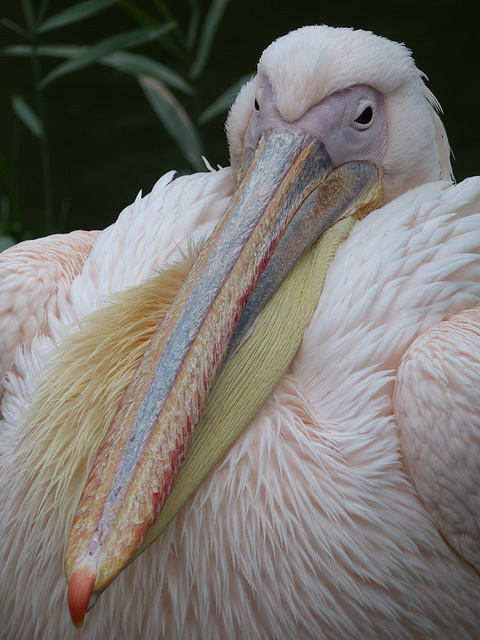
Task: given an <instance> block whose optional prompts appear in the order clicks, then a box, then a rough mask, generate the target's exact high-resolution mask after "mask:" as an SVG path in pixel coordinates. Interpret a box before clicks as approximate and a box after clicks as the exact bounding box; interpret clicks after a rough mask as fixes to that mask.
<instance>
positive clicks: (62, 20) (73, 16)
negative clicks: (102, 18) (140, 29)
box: [38, 0, 118, 33]
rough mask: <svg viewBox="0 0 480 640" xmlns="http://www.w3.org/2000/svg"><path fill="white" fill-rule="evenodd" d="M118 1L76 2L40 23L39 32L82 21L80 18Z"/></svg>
mask: <svg viewBox="0 0 480 640" xmlns="http://www.w3.org/2000/svg"><path fill="white" fill-rule="evenodd" d="M117 2H118V0H85V1H84V2H79V3H78V4H74V5H73V7H69V8H68V9H64V10H63V11H60V12H59V13H56V14H55V15H54V16H52V17H51V18H47V19H46V20H45V22H43V23H42V24H41V25H39V27H38V33H47V31H53V30H54V29H59V28H60V27H65V26H66V25H69V24H73V23H74V22H80V20H86V19H87V18H89V17H90V16H93V15H95V14H96V13H100V12H101V11H103V10H104V9H106V8H107V7H110V6H111V5H113V4H117Z"/></svg>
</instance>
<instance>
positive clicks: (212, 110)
mask: <svg viewBox="0 0 480 640" xmlns="http://www.w3.org/2000/svg"><path fill="white" fill-rule="evenodd" d="M252 76H253V73H250V74H249V75H247V76H243V78H240V80H237V81H236V82H234V83H233V84H232V86H231V87H229V88H228V89H227V90H226V91H224V92H223V93H222V94H221V95H220V96H219V97H218V98H217V99H216V100H215V101H214V102H213V103H212V104H211V105H210V106H209V107H207V108H206V109H205V111H203V113H202V114H201V115H200V117H199V119H198V121H199V123H200V124H206V123H207V122H209V121H210V120H212V119H213V118H215V117H216V116H218V115H220V114H221V113H225V111H227V110H228V109H229V108H230V105H231V104H232V102H233V101H234V100H235V98H236V97H237V94H238V92H239V91H240V89H241V87H243V85H244V84H245V83H246V82H248V81H249V80H250V78H251V77H252Z"/></svg>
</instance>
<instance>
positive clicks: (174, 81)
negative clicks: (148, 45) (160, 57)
mask: <svg viewBox="0 0 480 640" xmlns="http://www.w3.org/2000/svg"><path fill="white" fill-rule="evenodd" d="M100 62H101V63H102V64H104V65H106V66H107V67H113V68H114V69H117V70H118V71H123V72H124V73H128V74H130V75H133V76H135V77H137V76H141V75H144V76H151V77H152V78H156V79H157V80H160V81H161V82H164V83H165V84H167V85H168V86H170V87H173V88H174V89H178V90H179V91H183V92H184V93H188V94H190V95H191V94H193V92H194V91H193V88H192V87H191V86H190V85H189V84H188V82H186V81H185V80H184V79H183V78H182V76H181V75H179V74H178V73H176V72H175V71H172V70H171V69H169V68H168V67H166V66H165V65H163V64H161V63H160V62H156V61H155V60H152V58H147V57H145V56H142V55H139V54H136V53H126V52H124V51H116V52H115V53H111V54H110V55H108V56H105V57H104V58H102V59H101V60H100Z"/></svg>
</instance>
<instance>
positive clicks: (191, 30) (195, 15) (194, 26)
mask: <svg viewBox="0 0 480 640" xmlns="http://www.w3.org/2000/svg"><path fill="white" fill-rule="evenodd" d="M191 4H192V3H191ZM191 10H192V16H191V18H190V23H189V25H188V31H187V40H186V45H187V49H188V50H189V51H192V50H193V48H194V46H195V42H196V41H197V37H198V30H199V28H200V18H201V15H202V12H201V11H200V9H199V7H198V6H197V4H196V3H193V6H192V9H191Z"/></svg>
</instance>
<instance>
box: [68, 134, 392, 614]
mask: <svg viewBox="0 0 480 640" xmlns="http://www.w3.org/2000/svg"><path fill="white" fill-rule="evenodd" d="M251 156H253V157H251ZM380 185H381V181H380V177H379V174H378V171H377V168H376V167H375V166H374V165H373V164H371V163H368V162H352V163H348V164H345V165H343V166H341V167H338V168H336V169H333V168H332V164H331V161H330V159H329V157H328V155H327V153H326V151H325V148H324V147H323V145H322V143H321V142H319V141H318V140H314V139H312V138H311V137H307V136H305V135H300V134H296V133H293V132H278V133H277V132H272V133H270V135H269V136H268V137H267V138H266V139H264V138H262V139H261V141H260V143H259V146H258V148H257V150H256V152H255V154H254V155H253V154H251V155H250V156H249V157H247V158H246V159H245V162H244V167H243V169H242V172H241V177H240V179H239V184H238V186H237V189H236V191H235V193H234V195H233V197H232V199H231V201H230V204H229V206H228V207H227V210H226V211H225V214H224V215H223V217H222V218H221V220H220V221H219V223H218V224H217V226H216V228H215V230H214V231H213V233H212V236H211V237H210V238H209V240H208V241H207V243H206V244H205V246H204V248H203V250H202V251H201V253H200V255H199V257H198V258H197V260H196V262H195V264H194V265H193V267H192V268H191V270H190V272H189V273H188V275H187V277H186V279H185V282H184V284H183V286H182V288H181V289H180V291H179V293H178V294H177V296H176V298H175V300H174V302H173V303H172V305H171V307H170V310H169V312H168V314H167V315H166V317H165V319H164V321H163V322H162V324H161V325H160V326H159V327H158V329H157V331H156V333H155V334H154V336H153V338H152V339H151V341H150V343H149V345H148V347H147V349H146V352H145V355H144V357H143V359H142V361H141V363H140V364H139V366H138V368H137V370H136V372H135V374H134V376H133V378H132V381H131V383H130V385H129V387H128V389H127V390H126V392H125V395H124V397H123V399H122V401H121V403H120V405H119V407H118V409H117V412H116V414H115V416H114V418H113V421H112V423H111V424H110V426H109V428H108V430H107V432H106V435H105V437H104V439H103V442H102V444H101V446H100V449H99V452H98V454H97V458H96V460H95V463H94V465H93V467H92V469H91V471H90V474H89V476H88V479H87V483H86V485H85V487H84V490H83V493H82V496H81V499H80V502H79V505H78V508H77V511H76V514H75V517H74V520H73V524H72V528H71V531H70V535H69V538H68V542H67V549H66V554H65V571H66V576H67V580H68V582H69V592H68V601H69V609H70V614H71V617H72V620H73V622H74V623H75V624H76V626H80V625H81V624H82V623H83V619H84V616H85V613H86V611H87V609H88V608H89V606H92V603H93V602H94V600H95V599H96V594H99V593H101V592H102V591H103V590H104V589H105V588H106V587H107V586H108V585H109V584H110V583H111V582H112V580H113V579H114V578H115V577H116V576H117V575H118V574H119V573H120V572H121V571H122V569H124V568H125V567H126V566H127V564H129V562H131V561H132V558H135V557H136V556H137V555H139V553H140V552H141V551H143V550H144V548H145V547H146V546H147V545H148V544H149V543H150V542H151V541H152V540H151V537H152V536H151V531H153V530H154V529H155V525H154V523H155V522H156V521H157V518H158V519H160V518H159V515H160V512H161V511H162V509H163V508H164V506H165V503H166V501H167V498H168V496H169V494H171V492H172V490H173V489H175V485H174V483H175V482H176V480H177V477H178V475H179V472H180V466H181V465H182V463H183V460H184V458H185V457H186V454H187V451H188V450H189V447H190V445H191V443H192V439H193V438H194V431H195V429H196V427H197V425H198V423H199V421H200V419H201V416H202V412H204V410H205V407H206V404H207V401H208V400H209V397H210V395H211V393H212V390H213V389H214V387H215V385H216V384H217V382H218V385H217V386H218V387H220V386H221V385H222V384H225V385H227V384H228V385H230V384H231V382H228V380H229V378H228V375H227V374H226V373H225V371H226V369H228V367H227V368H226V367H225V362H226V361H228V365H229V366H230V362H231V361H234V360H235V358H236V356H237V355H238V353H239V352H240V351H241V349H243V347H244V344H246V343H248V342H249V341H250V339H251V338H250V337H248V336H250V334H252V335H253V333H254V332H255V331H256V325H255V321H256V319H257V318H258V316H259V313H260V311H261V309H262V308H263V307H264V306H265V305H266V303H267V301H268V300H269V298H270V297H271V296H272V294H273V293H274V292H275V291H276V290H277V289H278V288H279V287H280V285H281V283H282V281H284V279H285V277H286V276H287V274H288V273H289V272H290V271H291V270H292V267H293V266H294V265H295V264H296V263H297V262H301V260H300V261H299V258H300V256H302V254H304V252H305V251H306V249H307V247H309V246H310V245H311V244H312V243H314V242H315V241H316V239H317V238H318V237H319V236H320V235H321V234H322V233H324V232H325V231H326V230H327V229H329V228H330V227H331V226H332V225H333V224H336V223H337V221H339V220H342V219H345V218H346V217H347V216H350V217H351V216H356V217H357V218H358V217H362V216H363V215H366V213H368V211H371V210H372V209H374V208H376V207H377V206H378V205H379V203H380V201H381V186H380ZM352 224H353V223H352ZM302 260H303V258H302ZM282 286H283V285H282ZM315 304H316V303H315ZM265 312H266V310H265ZM263 315H264V314H262V316H263ZM253 325H255V326H253ZM252 327H253V329H252ZM302 331H303V329H302ZM271 333H272V332H270V334H271ZM246 337H248V339H246ZM272 339H273V338H272ZM300 339H301V337H300ZM237 352H238V353H237ZM232 354H235V355H234V356H233V357H231V356H232ZM293 355H294V354H293V353H292V354H291V355H290V356H289V357H290V360H291V358H292V357H293ZM254 360H255V358H254ZM288 364H289V362H288V363H287V364H286V365H285V367H286V366H288ZM285 367H284V369H283V370H282V371H280V375H281V374H282V373H283V371H284V370H285ZM277 375H278V374H277ZM219 378H220V381H219ZM224 380H225V383H224ZM275 384H276V382H275ZM215 392H217V389H215ZM209 406H210V405H209ZM257 408H258V407H257ZM250 419H251V416H248V417H247V418H246V423H245V424H243V425H241V428H242V429H243V428H244V427H245V426H246V425H247V424H248V422H249V420H250ZM216 428H217V429H218V430H219V431H220V430H221V429H227V430H228V428H229V427H228V420H223V419H221V420H220V421H219V424H218V425H217V427H216ZM240 430H241V429H240ZM219 431H216V432H215V434H214V436H213V440H221V441H222V442H223V440H226V441H228V443H231V439H232V437H235V436H232V434H230V433H229V434H227V435H226V436H225V437H223V436H222V435H219ZM238 431H239V430H237V431H236V432H235V433H238ZM210 441H212V438H210ZM226 446H227V447H228V446H230V444H228V445H226ZM225 450H226V448H225V447H223V448H217V449H215V454H214V455H213V454H212V455H210V457H209V459H208V463H207V462H205V461H204V459H203V458H199V457H198V456H199V454H198V453H197V449H195V452H194V451H193V450H192V452H191V455H190V456H189V457H188V459H187V462H189V463H190V464H193V465H194V466H195V465H196V467H197V468H198V467H200V468H203V467H205V465H208V466H207V467H206V470H203V471H201V472H199V473H198V474H197V475H195V473H192V474H191V475H192V478H193V477H195V478H197V479H196V480H195V481H192V483H191V484H190V485H189V487H188V490H187V491H186V494H185V495H186V497H188V495H190V494H191V493H192V492H193V491H194V490H195V488H196V487H197V486H198V483H199V482H200V481H201V479H202V478H203V477H205V475H206V473H208V471H209V470H210V469H211V468H212V467H213V466H214V465H215V463H216V462H217V461H218V460H219V458H220V457H221V456H222V455H223V454H224V453H225ZM194 456H197V458H196V460H195V462H193V457H194ZM182 473H183V470H182ZM192 484H193V486H192ZM186 497H185V498H182V499H183V500H184V499H186ZM180 503H181V500H180ZM179 506H180V505H177V507H176V508H175V509H173V511H172V514H171V515H170V516H168V517H169V519H170V520H171V518H172V517H173V516H174V515H175V513H176V512H177V511H178V508H179ZM168 521H169V520H168ZM166 524H168V522H163V524H162V529H163V528H165V526H166ZM149 530H150V531H149ZM158 533H159V532H158V531H157V532H156V535H158ZM149 538H150V539H149Z"/></svg>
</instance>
